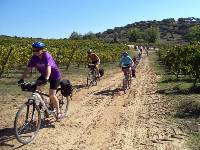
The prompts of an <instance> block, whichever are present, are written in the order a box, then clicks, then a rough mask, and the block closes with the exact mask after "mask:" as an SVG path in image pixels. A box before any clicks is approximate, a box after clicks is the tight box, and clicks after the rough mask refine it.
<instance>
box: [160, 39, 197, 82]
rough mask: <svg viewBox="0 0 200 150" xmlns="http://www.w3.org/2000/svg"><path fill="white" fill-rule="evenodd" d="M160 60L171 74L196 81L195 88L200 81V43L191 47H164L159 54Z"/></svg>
mask: <svg viewBox="0 0 200 150" xmlns="http://www.w3.org/2000/svg"><path fill="white" fill-rule="evenodd" d="M157 53H158V56H159V59H160V60H161V61H162V62H163V64H164V65H165V68H166V69H167V71H169V72H170V73H173V74H174V75H176V78H177V79H178V78H179V77H180V76H185V77H186V76H188V77H189V78H190V79H192V78H193V79H194V80H193V83H194V86H195V85H196V84H197V82H198V81H199V80H200V63H199V62H200V43H198V42H197V43H193V44H190V45H176V46H163V47H161V48H160V50H159V51H158V52H157Z"/></svg>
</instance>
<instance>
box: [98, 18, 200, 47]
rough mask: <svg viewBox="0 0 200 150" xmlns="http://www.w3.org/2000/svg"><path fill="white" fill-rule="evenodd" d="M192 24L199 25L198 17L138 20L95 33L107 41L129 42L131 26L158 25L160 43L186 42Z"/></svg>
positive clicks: (146, 26) (144, 27) (143, 27)
mask: <svg viewBox="0 0 200 150" xmlns="http://www.w3.org/2000/svg"><path fill="white" fill-rule="evenodd" d="M194 25H200V18H194V17H189V18H179V19H177V20H175V19H174V18H168V19H163V20H161V21H156V20H153V21H140V22H135V23H132V24H127V25H126V26H123V27H115V28H114V29H107V30H106V31H104V32H102V33H97V34H96V36H97V37H98V38H102V39H104V40H106V41H108V42H129V37H128V33H129V32H130V30H131V29H133V28H138V29H140V30H141V31H144V30H145V29H147V28H150V27H158V28H159V31H160V43H180V44H184V43H187V38H186V35H187V33H188V31H189V29H190V28H191V27H192V26H194Z"/></svg>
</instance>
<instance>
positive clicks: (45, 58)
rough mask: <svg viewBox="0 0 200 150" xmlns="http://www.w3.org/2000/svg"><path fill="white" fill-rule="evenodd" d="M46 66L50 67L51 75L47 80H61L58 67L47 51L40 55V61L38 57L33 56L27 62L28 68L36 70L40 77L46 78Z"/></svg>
mask: <svg viewBox="0 0 200 150" xmlns="http://www.w3.org/2000/svg"><path fill="white" fill-rule="evenodd" d="M47 66H51V74H50V77H49V79H50V80H57V79H61V73H60V70H59V69H58V66H57V65H56V63H55V61H54V59H53V57H52V56H51V54H50V53H49V52H47V51H44V52H43V54H42V59H40V58H39V57H38V56H36V55H33V56H32V57H31V59H30V61H29V62H28V67H30V68H33V67H35V68H37V70H38V71H39V72H40V73H41V75H42V76H44V77H46V73H47Z"/></svg>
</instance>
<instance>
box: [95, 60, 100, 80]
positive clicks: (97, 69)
mask: <svg viewBox="0 0 200 150" xmlns="http://www.w3.org/2000/svg"><path fill="white" fill-rule="evenodd" d="M95 69H96V72H97V76H98V77H100V74H99V63H98V62H97V63H96V64H95Z"/></svg>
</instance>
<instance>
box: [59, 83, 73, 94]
mask: <svg viewBox="0 0 200 150" xmlns="http://www.w3.org/2000/svg"><path fill="white" fill-rule="evenodd" d="M60 86H61V94H62V95H63V96H65V97H67V96H72V90H73V89H72V85H71V83H70V81H69V80H62V81H61V82H60Z"/></svg>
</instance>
